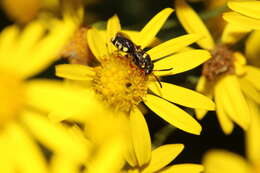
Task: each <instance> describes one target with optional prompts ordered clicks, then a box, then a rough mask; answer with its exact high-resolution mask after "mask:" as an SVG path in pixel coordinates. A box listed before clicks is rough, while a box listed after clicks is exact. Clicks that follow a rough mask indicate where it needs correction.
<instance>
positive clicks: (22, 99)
mask: <svg viewBox="0 0 260 173" xmlns="http://www.w3.org/2000/svg"><path fill="white" fill-rule="evenodd" d="M46 22H48V23H46ZM74 22H75V20H74V17H73V16H70V14H67V13H65V14H64V19H63V20H57V19H51V20H48V21H44V20H41V19H40V20H37V21H34V22H32V23H30V24H29V25H27V26H26V27H25V28H24V29H23V30H21V29H19V27H18V26H16V25H13V26H9V27H7V28H5V29H4V30H3V31H2V32H1V33H0V83H1V85H0V145H1V146H0V150H1V152H0V153H1V157H0V162H1V164H0V172H17V171H18V172H26V173H35V172H37V173H46V172H48V167H47V162H46V160H45V157H44V154H43V152H42V151H41V149H40V147H39V145H38V143H40V144H42V146H44V147H46V148H48V149H49V150H51V151H52V152H54V153H55V154H56V153H58V154H67V155H70V157H71V158H78V159H79V158H80V159H82V158H84V157H85V150H86V148H85V144H83V143H82V142H81V141H80V140H78V139H76V138H74V137H73V136H72V135H70V134H68V133H67V130H66V129H64V128H63V127H62V126H59V125H54V124H52V123H50V122H49V120H48V119H47V117H46V116H47V114H48V113H49V112H50V111H51V110H54V109H55V111H57V112H59V111H62V112H64V111H69V112H68V113H73V108H74V109H75V111H78V109H81V110H84V108H85V107H86V106H88V105H90V104H89V102H87V101H86V100H85V99H84V101H80V99H81V100H82V97H81V96H82V94H83V95H84V93H82V92H77V91H74V89H71V88H64V87H63V85H62V84H61V83H60V82H52V81H49V80H29V78H31V77H32V76H33V75H35V74H37V73H38V72H40V71H42V70H43V69H45V68H46V67H47V66H49V65H50V64H51V63H52V62H53V61H55V60H57V59H58V57H59V56H58V55H59V53H60V51H61V49H62V47H63V46H64V45H65V44H66V42H67V41H68V40H69V38H70V37H71V36H72V34H73V32H74V31H75V29H76V27H77V23H74ZM84 97H85V96H83V98H84ZM76 101H77V102H76ZM75 111H74V112H75ZM35 139H37V141H36V140H35Z"/></svg>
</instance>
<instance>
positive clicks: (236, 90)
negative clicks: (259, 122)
mask: <svg viewBox="0 0 260 173" xmlns="http://www.w3.org/2000/svg"><path fill="white" fill-rule="evenodd" d="M221 85H223V86H222V89H221V91H220V92H221V93H222V96H221V98H222V103H223V106H224V107H225V110H226V111H227V113H228V115H229V117H230V118H231V119H232V120H234V121H235V122H236V123H238V124H239V125H240V126H241V127H242V128H244V129H245V130H246V129H247V128H248V125H249V122H250V112H249V109H248V105H247V103H246V100H245V98H244V96H243V93H242V91H241V88H240V84H239V81H238V79H237V77H236V76H234V75H227V76H225V77H223V83H222V84H221ZM231 109H232V110H231Z"/></svg>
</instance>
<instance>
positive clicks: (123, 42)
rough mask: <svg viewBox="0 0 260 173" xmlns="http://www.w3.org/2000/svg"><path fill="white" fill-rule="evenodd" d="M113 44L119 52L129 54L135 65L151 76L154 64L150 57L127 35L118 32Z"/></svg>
mask: <svg viewBox="0 0 260 173" xmlns="http://www.w3.org/2000/svg"><path fill="white" fill-rule="evenodd" d="M111 42H112V43H113V45H114V46H115V47H117V49H118V50H120V51H122V52H125V53H127V54H129V55H130V56H131V57H132V59H133V62H134V63H135V65H136V66H137V67H139V68H141V69H142V70H144V73H145V74H151V73H152V71H153V68H154V64H153V62H152V60H151V57H150V55H148V54H147V53H146V52H145V51H144V50H143V49H141V48H140V46H137V45H135V44H134V43H133V42H132V41H131V40H130V39H129V37H128V36H127V35H125V34H123V33H121V32H118V33H117V34H116V36H115V37H114V38H112V40H111Z"/></svg>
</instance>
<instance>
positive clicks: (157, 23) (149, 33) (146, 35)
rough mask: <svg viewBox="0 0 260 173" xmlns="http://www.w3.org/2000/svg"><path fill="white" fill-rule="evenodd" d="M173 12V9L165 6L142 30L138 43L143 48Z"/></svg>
mask: <svg viewBox="0 0 260 173" xmlns="http://www.w3.org/2000/svg"><path fill="white" fill-rule="evenodd" d="M172 12H173V9H171V8H165V9H164V10H162V11H160V12H159V13H158V14H156V15H155V16H154V17H153V18H152V19H151V20H150V21H149V22H148V23H147V24H146V25H145V26H144V28H143V29H142V30H141V31H140V33H139V38H138V40H136V44H137V45H140V46H141V48H145V47H146V46H148V45H149V44H150V43H151V41H152V40H153V39H154V37H155V36H156V34H157V33H158V32H159V30H160V29H161V27H162V26H163V24H164V22H165V21H166V20H167V18H168V17H169V16H170V14H171V13H172Z"/></svg>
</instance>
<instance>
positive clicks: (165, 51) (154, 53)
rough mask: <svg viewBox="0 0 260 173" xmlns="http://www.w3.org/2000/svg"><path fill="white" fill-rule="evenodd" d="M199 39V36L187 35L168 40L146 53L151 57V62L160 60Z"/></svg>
mask: <svg viewBox="0 0 260 173" xmlns="http://www.w3.org/2000/svg"><path fill="white" fill-rule="evenodd" d="M198 39H199V35H196V34H187V35H183V36H180V37H177V38H174V39H171V40H168V41H166V42H164V43H162V44H160V45H158V46H156V47H154V48H152V49H150V50H149V51H147V53H148V54H149V55H150V56H151V58H152V60H156V59H159V58H162V57H164V56H166V55H170V54H172V53H175V52H177V51H179V50H181V49H183V48H184V47H187V46H189V45H190V44H192V43H194V42H195V41H197V40H198Z"/></svg>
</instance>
